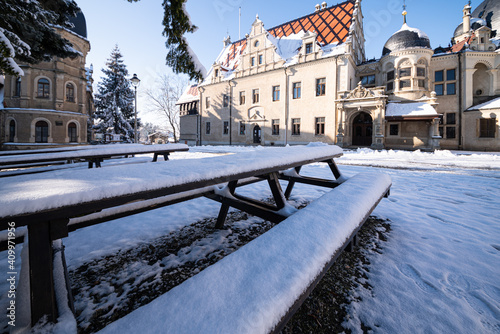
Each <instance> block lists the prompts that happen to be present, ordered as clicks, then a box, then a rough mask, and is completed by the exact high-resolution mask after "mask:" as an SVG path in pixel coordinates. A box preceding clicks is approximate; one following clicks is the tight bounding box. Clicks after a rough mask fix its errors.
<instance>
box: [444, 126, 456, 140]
mask: <svg viewBox="0 0 500 334" xmlns="http://www.w3.org/2000/svg"><path fill="white" fill-rule="evenodd" d="M446 138H447V139H454V138H455V127H454V126H447V127H446Z"/></svg>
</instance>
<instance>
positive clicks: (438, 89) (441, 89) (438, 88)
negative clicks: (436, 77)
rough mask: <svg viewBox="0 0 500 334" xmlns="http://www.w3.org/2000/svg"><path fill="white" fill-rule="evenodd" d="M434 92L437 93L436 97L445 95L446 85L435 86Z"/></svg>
mask: <svg viewBox="0 0 500 334" xmlns="http://www.w3.org/2000/svg"><path fill="white" fill-rule="evenodd" d="M434 91H435V92H436V95H444V85H443V84H439V85H435V86H434Z"/></svg>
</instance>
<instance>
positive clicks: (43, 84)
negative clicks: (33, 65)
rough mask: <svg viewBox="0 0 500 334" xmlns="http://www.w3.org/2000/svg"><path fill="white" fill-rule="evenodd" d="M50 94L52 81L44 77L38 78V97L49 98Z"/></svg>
mask: <svg viewBox="0 0 500 334" xmlns="http://www.w3.org/2000/svg"><path fill="white" fill-rule="evenodd" d="M49 96H50V82H49V80H47V79H45V78H42V79H40V80H38V91H37V97H41V98H49Z"/></svg>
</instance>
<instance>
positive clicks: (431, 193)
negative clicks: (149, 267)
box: [0, 147, 500, 333]
mask: <svg viewBox="0 0 500 334" xmlns="http://www.w3.org/2000/svg"><path fill="white" fill-rule="evenodd" d="M258 149H260V150H262V149H265V148H258ZM253 150H255V148H249V147H196V148H191V149H190V151H189V152H182V153H175V154H172V155H171V159H185V158H190V159H197V158H202V157H208V156H213V155H214V154H220V153H224V152H231V153H234V152H249V151H253ZM337 162H338V164H339V169H340V170H341V172H342V173H343V174H344V175H345V176H347V177H350V176H353V175H355V174H357V173H359V172H362V171H368V170H373V169H374V167H377V168H376V170H377V171H382V172H384V173H386V174H388V175H390V177H391V178H392V183H393V185H392V188H391V196H390V197H389V198H387V199H383V200H382V201H381V203H380V204H379V206H378V207H377V208H376V209H375V211H374V215H376V216H378V217H381V218H386V219H389V220H390V221H391V224H392V232H391V233H390V235H389V240H388V242H387V243H385V246H386V247H385V249H384V251H383V254H373V255H372V256H371V259H370V260H371V266H370V272H368V273H367V275H368V277H369V280H370V284H371V285H372V286H373V289H372V290H365V289H364V288H362V287H360V288H359V289H358V290H357V291H356V292H355V293H356V295H357V296H360V297H362V298H361V301H354V302H353V303H352V304H351V305H350V307H349V317H348V318H347V319H346V320H345V323H344V325H345V326H346V327H347V328H351V329H352V330H353V332H355V333H361V332H362V330H361V323H363V324H364V325H365V326H369V327H370V328H372V329H373V331H374V332H375V333H500V205H499V203H500V202H499V198H500V154H498V153H475V152H449V151H438V152H435V153H423V152H419V151H417V152H406V151H380V152H377V151H372V150H368V149H362V150H357V151H345V152H344V156H343V157H342V158H340V159H337ZM82 169H83V168H82ZM75 170H76V169H75ZM302 172H303V173H304V174H306V175H310V176H316V177H330V175H331V172H330V170H329V169H328V167H327V166H326V165H325V164H313V165H309V166H307V167H305V168H304V169H303V171H302ZM367 186H369V184H368V185H367ZM267 188H268V187H267V186H266V185H265V184H264V183H258V184H253V185H251V186H247V187H244V188H242V189H241V192H242V193H243V194H245V195H252V194H253V196H260V197H262V198H265V197H268V196H270V192H269V191H268V190H267ZM326 191H328V190H327V189H321V188H318V187H312V186H307V185H296V188H295V189H294V193H293V194H292V198H293V199H294V200H296V201H311V200H314V199H315V198H318V197H319V196H321V195H322V194H324V193H325V192H326ZM218 209H219V204H218V203H216V202H213V201H210V200H208V199H204V198H200V199H196V200H192V201H188V202H184V203H180V204H176V205H173V206H170V207H165V208H161V209H158V210H154V211H149V212H146V213H142V214H138V215H135V216H130V217H127V218H122V219H119V220H116V221H112V222H108V223H105V224H100V225H96V226H93V227H89V228H85V229H81V230H78V231H76V232H73V233H71V234H70V235H69V237H67V238H65V239H64V240H63V243H64V244H65V246H66V260H67V263H68V266H69V269H70V270H71V269H74V268H76V267H78V266H80V265H81V264H83V263H84V262H87V261H90V260H92V259H95V258H97V257H100V256H103V255H109V254H113V253H114V252H117V251H118V250H120V249H126V248H132V247H135V246H137V245H138V244H140V243H143V242H145V241H147V240H150V239H153V238H156V237H158V236H161V235H165V234H167V233H168V232H170V231H173V230H175V229H178V228H180V227H182V226H185V225H188V224H191V223H194V222H196V221H198V220H201V219H204V218H208V217H214V216H216V215H217V213H218ZM18 248H19V247H18ZM18 251H20V250H18ZM1 254H2V256H1V257H0V259H5V261H1V262H0V270H1V271H2V272H4V273H5V272H7V260H6V258H7V254H6V253H5V252H4V253H1ZM0 289H1V290H0V291H1V293H2V299H1V300H0V306H2V307H3V305H4V303H5V301H6V291H7V290H8V285H7V284H6V282H5V280H2V281H0ZM192 312H193V313H196V310H195V309H194V310H192ZM159 317H161V316H159ZM2 321H3V320H2ZM150 325H151V326H154V325H155V324H150Z"/></svg>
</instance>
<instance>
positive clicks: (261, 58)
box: [259, 55, 264, 65]
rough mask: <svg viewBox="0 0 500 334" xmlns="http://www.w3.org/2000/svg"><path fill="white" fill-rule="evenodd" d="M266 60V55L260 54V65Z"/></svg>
mask: <svg viewBox="0 0 500 334" xmlns="http://www.w3.org/2000/svg"><path fill="white" fill-rule="evenodd" d="M263 62H264V57H263V56H262V55H259V65H262V63H263Z"/></svg>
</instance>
